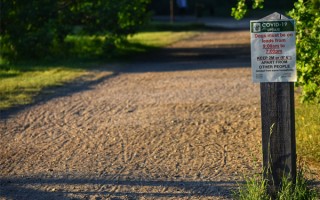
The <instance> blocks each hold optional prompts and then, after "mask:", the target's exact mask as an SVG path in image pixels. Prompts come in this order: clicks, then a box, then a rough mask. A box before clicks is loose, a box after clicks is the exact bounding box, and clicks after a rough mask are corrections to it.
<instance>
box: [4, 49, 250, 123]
mask: <svg viewBox="0 0 320 200" xmlns="http://www.w3.org/2000/svg"><path fill="white" fill-rule="evenodd" d="M116 65H117V67H114V68H113V69H104V68H102V67H101V68H100V69H98V70H101V71H104V70H111V71H112V72H113V73H112V74H111V75H108V76H105V77H102V78H100V79H98V80H95V81H91V82H90V81H89V82H88V81H82V80H77V81H75V82H74V83H71V84H68V85H65V86H63V87H52V88H47V89H45V90H44V91H43V92H41V93H40V95H38V96H37V97H36V98H35V100H34V102H33V103H32V104H29V105H22V106H17V107H13V108H10V109H8V110H0V119H7V118H8V117H10V116H11V115H14V114H16V113H18V112H20V111H22V110H24V109H27V108H30V107H32V106H34V105H37V104H41V103H44V102H47V101H49V100H52V99H55V98H59V97H63V96H68V95H71V94H74V93H78V92H82V91H86V90H90V89H91V88H92V87H93V86H94V85H97V84H99V83H101V82H102V81H105V80H107V79H109V78H112V77H115V76H117V75H118V74H121V73H144V72H170V71H185V70H201V69H222V68H226V69H227V68H243V67H250V46H249V45H230V46H226V45H222V46H204V47H203V48H164V49H158V50H156V51H151V52H150V53H145V54H141V55H137V56H136V57H135V58H130V59H129V61H125V62H122V63H119V64H116Z"/></svg>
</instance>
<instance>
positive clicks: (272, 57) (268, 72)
mask: <svg viewBox="0 0 320 200" xmlns="http://www.w3.org/2000/svg"><path fill="white" fill-rule="evenodd" d="M278 15H279V14H278ZM250 30H251V64H252V75H253V76H252V78H253V82H293V81H297V72H296V39H295V38H296V37H295V24H294V20H291V19H284V20H278V19H273V20H264V19H262V20H252V21H250Z"/></svg>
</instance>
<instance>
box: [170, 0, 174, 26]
mask: <svg viewBox="0 0 320 200" xmlns="http://www.w3.org/2000/svg"><path fill="white" fill-rule="evenodd" d="M170 22H171V23H173V22H174V2H173V0H170Z"/></svg>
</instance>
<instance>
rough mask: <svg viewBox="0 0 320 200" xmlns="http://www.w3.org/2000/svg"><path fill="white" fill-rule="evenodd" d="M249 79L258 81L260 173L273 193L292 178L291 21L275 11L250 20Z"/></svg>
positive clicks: (293, 69) (293, 51) (293, 67)
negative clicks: (260, 135) (284, 178)
mask: <svg viewBox="0 0 320 200" xmlns="http://www.w3.org/2000/svg"><path fill="white" fill-rule="evenodd" d="M250 32H251V62H252V80H253V81H254V82H260V92H261V123H262V150H263V167H264V173H265V174H264V175H265V177H266V178H267V180H268V186H269V187H268V190H269V193H270V194H271V195H272V196H274V194H276V193H277V191H278V190H279V188H280V185H281V181H282V180H283V179H282V178H283V177H284V176H285V177H286V178H289V179H292V180H293V181H294V180H295V177H296V170H297V169H296V141H295V117H294V83H293V82H294V81H296V79H297V73H296V47H295V23H294V21H293V20H291V19H288V18H286V17H284V16H283V15H281V14H279V13H273V14H271V15H269V16H267V17H264V18H262V19H260V20H254V21H250Z"/></svg>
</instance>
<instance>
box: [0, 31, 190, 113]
mask: <svg viewBox="0 0 320 200" xmlns="http://www.w3.org/2000/svg"><path fill="white" fill-rule="evenodd" d="M195 34H196V33H195V32H171V31H161V32H156V31H153V32H143V33H138V34H136V35H133V36H131V37H129V38H128V43H126V44H122V45H119V46H118V47H117V49H116V52H112V53H113V55H112V56H113V57H114V58H112V57H110V56H108V55H104V51H103V44H104V42H105V40H106V38H105V37H102V36H69V37H68V38H67V39H66V40H67V42H68V43H69V44H70V45H71V46H72V48H71V52H70V53H71V55H73V56H74V57H73V58H71V59H70V58H68V60H66V61H59V64H56V63H57V61H52V62H50V61H49V62H48V61H46V62H45V61H43V62H38V63H36V64H34V63H30V62H28V63H26V62H25V63H23V62H22V63H21V62H20V63H19V64H3V62H4V61H1V62H2V64H0V110H3V109H8V108H10V107H12V106H16V105H23V104H29V103H31V102H32V100H33V98H34V96H36V95H37V94H39V93H40V92H41V91H42V90H43V89H44V88H46V87H51V86H59V85H63V84H65V83H67V82H70V81H73V80H75V79H77V78H79V77H80V76H83V75H85V74H87V73H88V71H89V70H90V68H91V67H92V65H97V63H102V62H106V61H110V60H114V59H119V58H120V59H121V60H123V58H129V57H130V56H133V55H136V54H139V53H143V52H146V51H150V50H153V49H156V48H160V47H163V46H166V45H170V44H172V43H174V42H177V41H179V40H182V39H186V38H189V37H192V36H193V35H195ZM106 57H107V58H108V59H107V60H106ZM93 63H94V64H93Z"/></svg>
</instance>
